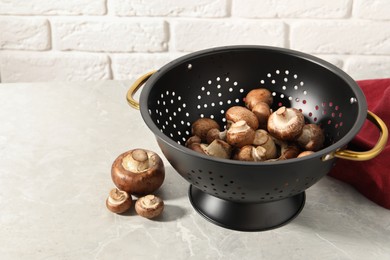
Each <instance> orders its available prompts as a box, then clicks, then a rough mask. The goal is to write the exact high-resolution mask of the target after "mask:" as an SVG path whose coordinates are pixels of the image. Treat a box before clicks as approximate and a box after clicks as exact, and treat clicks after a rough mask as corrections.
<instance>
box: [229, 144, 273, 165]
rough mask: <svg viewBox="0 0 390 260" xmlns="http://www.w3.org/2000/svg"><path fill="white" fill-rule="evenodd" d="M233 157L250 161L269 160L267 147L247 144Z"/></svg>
mask: <svg viewBox="0 0 390 260" xmlns="http://www.w3.org/2000/svg"><path fill="white" fill-rule="evenodd" d="M233 159H235V160H239V161H249V162H260V161H265V160H267V156H266V149H265V148H264V147H261V146H258V147H254V146H253V145H245V146H243V147H241V148H240V149H239V150H238V151H237V152H236V154H235V155H234V157H233Z"/></svg>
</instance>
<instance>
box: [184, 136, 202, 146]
mask: <svg viewBox="0 0 390 260" xmlns="http://www.w3.org/2000/svg"><path fill="white" fill-rule="evenodd" d="M201 142H202V140H201V139H200V137H199V136H197V135H193V136H191V137H190V138H188V139H187V141H186V143H185V145H186V147H189V146H190V145H191V144H194V143H195V144H200V143H201Z"/></svg>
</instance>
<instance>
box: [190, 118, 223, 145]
mask: <svg viewBox="0 0 390 260" xmlns="http://www.w3.org/2000/svg"><path fill="white" fill-rule="evenodd" d="M212 128H217V129H218V130H219V129H220V126H219V124H218V123H217V122H216V121H215V120H214V119H211V118H199V119H197V120H196V121H195V122H194V123H192V125H191V133H192V135H196V136H199V137H200V139H201V140H202V141H203V142H206V137H207V132H208V131H209V130H210V129H212Z"/></svg>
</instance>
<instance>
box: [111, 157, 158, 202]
mask: <svg viewBox="0 0 390 260" xmlns="http://www.w3.org/2000/svg"><path fill="white" fill-rule="evenodd" d="M111 178H112V180H113V182H114V184H115V185H116V186H117V187H118V188H119V189H120V190H124V191H126V192H128V193H130V194H135V195H145V194H149V193H152V192H154V191H156V190H157V189H158V188H159V187H160V186H161V185H162V183H163V181H164V178H165V168H164V164H163V161H162V160H161V158H160V157H159V156H158V155H157V154H156V153H155V152H152V151H148V150H144V149H134V150H130V151H127V152H125V153H123V154H121V155H119V156H118V157H117V158H116V159H115V161H114V163H113V164H112V167H111Z"/></svg>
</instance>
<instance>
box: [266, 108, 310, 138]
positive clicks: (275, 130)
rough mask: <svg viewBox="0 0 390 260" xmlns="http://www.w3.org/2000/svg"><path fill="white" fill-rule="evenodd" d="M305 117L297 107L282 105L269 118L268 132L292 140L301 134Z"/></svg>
mask: <svg viewBox="0 0 390 260" xmlns="http://www.w3.org/2000/svg"><path fill="white" fill-rule="evenodd" d="M304 125H305V117H304V116H303V114H302V112H301V111H299V110H298V109H296V108H286V107H284V106H283V107H280V108H279V109H278V110H276V111H275V112H273V113H272V114H271V115H270V116H269V118H268V124H267V129H268V132H269V133H270V134H271V135H273V136H274V137H276V138H277V139H280V140H284V141H292V140H294V139H295V138H296V137H297V136H298V135H300V134H301V132H302V128H303V126H304Z"/></svg>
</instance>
